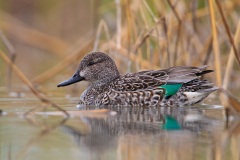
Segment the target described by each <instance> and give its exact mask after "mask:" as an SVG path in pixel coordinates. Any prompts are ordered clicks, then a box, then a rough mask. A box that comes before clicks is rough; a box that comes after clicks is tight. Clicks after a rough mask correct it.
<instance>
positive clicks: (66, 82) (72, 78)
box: [57, 72, 84, 87]
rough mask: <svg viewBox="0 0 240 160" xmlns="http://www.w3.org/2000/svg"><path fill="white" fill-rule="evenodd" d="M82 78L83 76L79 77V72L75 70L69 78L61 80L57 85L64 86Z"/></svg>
mask: <svg viewBox="0 0 240 160" xmlns="http://www.w3.org/2000/svg"><path fill="white" fill-rule="evenodd" d="M82 80H84V77H81V76H80V75H79V73H78V72H76V73H75V74H74V75H73V76H72V77H71V78H69V79H68V80H66V81H63V82H61V83H59V84H58V85H57V86H58V87H64V86H68V85H71V84H73V83H77V82H79V81H82Z"/></svg>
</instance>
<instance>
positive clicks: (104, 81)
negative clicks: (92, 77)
mask: <svg viewBox="0 0 240 160" xmlns="http://www.w3.org/2000/svg"><path fill="white" fill-rule="evenodd" d="M119 77H120V74H116V75H115V76H112V75H111V76H105V77H104V78H102V79H100V80H98V81H96V82H94V83H93V86H94V87H102V86H104V85H107V84H109V83H111V82H112V81H114V80H115V79H118V78H119Z"/></svg>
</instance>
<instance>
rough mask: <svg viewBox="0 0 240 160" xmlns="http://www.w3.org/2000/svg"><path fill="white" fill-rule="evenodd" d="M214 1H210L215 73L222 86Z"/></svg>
mask: <svg viewBox="0 0 240 160" xmlns="http://www.w3.org/2000/svg"><path fill="white" fill-rule="evenodd" d="M213 3H214V0H208V5H209V12H210V21H211V27H212V35H213V52H214V59H215V62H214V64H215V73H216V79H217V85H218V86H221V85H222V74H221V61H220V50H219V45H218V44H219V43H218V33H217V28H216V19H215V13H214V6H213Z"/></svg>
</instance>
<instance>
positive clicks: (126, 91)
mask: <svg viewBox="0 0 240 160" xmlns="http://www.w3.org/2000/svg"><path fill="white" fill-rule="evenodd" d="M206 67H207V66H202V67H198V68H197V67H188V66H181V67H171V68H167V69H164V70H148V71H142V72H137V73H128V74H126V75H124V76H121V77H120V78H118V79H116V80H114V81H113V82H112V83H111V84H109V85H108V86H107V87H106V89H105V92H103V93H102V94H100V95H99V96H98V98H97V101H96V102H97V105H124V106H132V105H139V106H143V105H146V106H156V105H159V106H170V105H177V106H183V105H190V104H195V103H197V102H199V101H201V100H203V99H204V98H205V97H206V96H207V95H208V94H209V93H211V92H212V91H214V90H216V88H214V87H213V86H212V84H210V83H209V82H207V81H206V80H204V81H202V80H200V77H201V75H203V74H206V73H209V72H212V70H205V69H206ZM199 92H200V93H199ZM194 98H195V99H194Z"/></svg>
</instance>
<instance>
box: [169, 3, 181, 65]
mask: <svg viewBox="0 0 240 160" xmlns="http://www.w3.org/2000/svg"><path fill="white" fill-rule="evenodd" d="M167 2H168V4H169V6H170V8H171V9H172V11H173V13H174V16H175V17H176V18H177V21H178V27H177V35H176V36H177V38H176V41H175V46H174V52H173V57H172V58H173V60H172V62H173V64H171V65H174V66H176V62H177V61H176V59H177V53H178V47H179V42H180V36H181V28H182V20H181V18H180V16H179V14H178V12H177V10H176V8H175V6H173V4H172V3H171V1H170V0H167Z"/></svg>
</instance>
